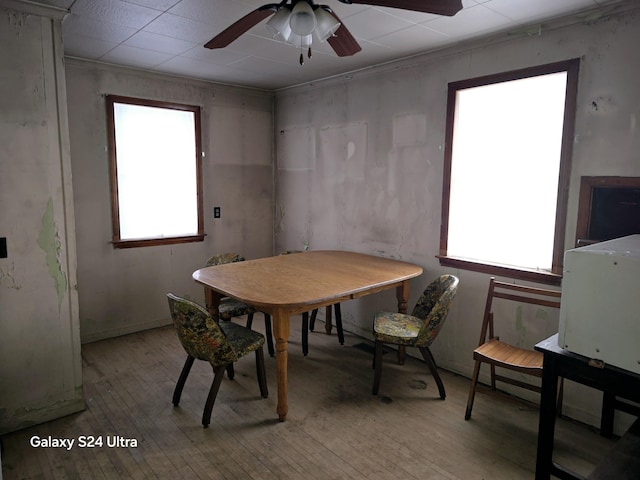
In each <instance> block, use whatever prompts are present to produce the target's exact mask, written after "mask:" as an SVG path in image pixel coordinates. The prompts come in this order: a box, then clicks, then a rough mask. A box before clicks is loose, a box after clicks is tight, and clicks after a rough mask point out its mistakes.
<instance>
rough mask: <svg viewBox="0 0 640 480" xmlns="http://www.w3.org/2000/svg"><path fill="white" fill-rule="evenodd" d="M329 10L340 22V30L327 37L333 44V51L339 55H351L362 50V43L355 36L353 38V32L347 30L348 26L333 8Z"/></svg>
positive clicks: (330, 43)
mask: <svg viewBox="0 0 640 480" xmlns="http://www.w3.org/2000/svg"><path fill="white" fill-rule="evenodd" d="M327 11H328V12H329V13H330V14H331V15H333V17H334V18H335V19H336V20H337V21H339V22H340V26H339V27H338V30H336V32H335V33H334V34H333V35H332V36H330V37H329V38H327V42H329V45H331V48H333V51H334V52H336V55H338V56H339V57H349V56H351V55H353V54H355V53H358V52H359V51H360V50H362V47H361V46H360V44H359V43H358V42H357V41H356V39H355V38H353V35H351V32H349V30H347V27H345V26H344V23H342V20H340V19H339V18H338V16H337V15H336V14H335V13H334V12H333V11H332V10H327Z"/></svg>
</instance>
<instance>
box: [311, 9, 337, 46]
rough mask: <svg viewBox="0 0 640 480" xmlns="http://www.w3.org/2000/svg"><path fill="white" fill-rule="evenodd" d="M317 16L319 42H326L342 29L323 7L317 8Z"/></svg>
mask: <svg viewBox="0 0 640 480" xmlns="http://www.w3.org/2000/svg"><path fill="white" fill-rule="evenodd" d="M315 14H316V22H317V25H316V35H317V36H318V40H320V41H321V42H324V41H325V40H327V39H328V38H329V37H331V36H332V35H333V34H334V33H336V30H338V28H340V25H341V24H340V22H339V21H338V20H336V18H335V17H334V16H333V15H331V14H330V13H329V12H328V11H326V10H325V9H324V8H322V7H318V8H316V10H315Z"/></svg>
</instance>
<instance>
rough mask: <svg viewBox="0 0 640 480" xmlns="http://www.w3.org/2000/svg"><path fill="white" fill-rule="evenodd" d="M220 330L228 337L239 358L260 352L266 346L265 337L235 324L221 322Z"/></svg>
mask: <svg viewBox="0 0 640 480" xmlns="http://www.w3.org/2000/svg"><path fill="white" fill-rule="evenodd" d="M219 325H220V329H221V330H222V331H223V332H224V334H225V335H226V336H227V339H228V340H229V342H231V344H232V345H233V349H234V350H235V352H236V354H237V355H238V357H243V356H245V355H246V354H247V353H250V352H253V351H256V350H258V349H259V348H261V347H262V346H263V345H264V335H262V334H261V333H258V332H254V331H253V330H250V329H248V328H246V327H243V326H241V325H238V324H236V323H233V322H221V323H220V324H219Z"/></svg>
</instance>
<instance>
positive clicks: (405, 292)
mask: <svg viewBox="0 0 640 480" xmlns="http://www.w3.org/2000/svg"><path fill="white" fill-rule="evenodd" d="M396 298H397V299H398V312H399V313H407V304H408V302H409V280H405V281H404V282H402V285H400V286H399V287H396ZM406 358H407V349H406V348H405V347H404V346H402V345H400V346H398V364H399V365H404V361H405V359H406Z"/></svg>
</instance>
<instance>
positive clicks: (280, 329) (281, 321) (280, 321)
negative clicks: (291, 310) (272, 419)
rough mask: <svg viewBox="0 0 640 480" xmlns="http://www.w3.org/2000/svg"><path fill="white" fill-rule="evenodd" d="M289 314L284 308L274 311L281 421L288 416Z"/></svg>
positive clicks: (279, 414) (278, 408)
mask: <svg viewBox="0 0 640 480" xmlns="http://www.w3.org/2000/svg"><path fill="white" fill-rule="evenodd" d="M289 330H290V321H289V314H288V313H287V312H286V311H284V310H276V311H275V312H273V334H274V336H275V338H276V377H277V380H278V407H277V412H278V419H279V420H280V421H281V422H284V420H285V419H286V417H287V412H288V411H289V404H288V403H287V360H288V356H289V353H288V348H289Z"/></svg>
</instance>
